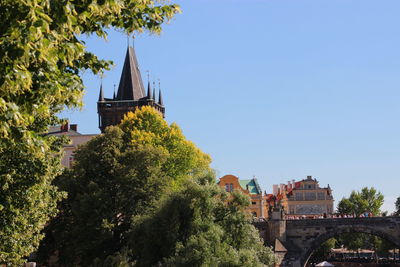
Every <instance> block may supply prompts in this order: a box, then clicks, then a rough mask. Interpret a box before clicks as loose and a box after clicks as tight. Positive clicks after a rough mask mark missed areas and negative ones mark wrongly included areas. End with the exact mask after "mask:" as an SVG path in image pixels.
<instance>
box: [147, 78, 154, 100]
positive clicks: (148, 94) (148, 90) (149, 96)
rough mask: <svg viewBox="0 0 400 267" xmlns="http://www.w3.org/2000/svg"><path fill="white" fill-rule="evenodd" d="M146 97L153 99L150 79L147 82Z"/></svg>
mask: <svg viewBox="0 0 400 267" xmlns="http://www.w3.org/2000/svg"><path fill="white" fill-rule="evenodd" d="M147 98H148V99H153V96H152V95H151V86H150V81H149V82H148V83H147Z"/></svg>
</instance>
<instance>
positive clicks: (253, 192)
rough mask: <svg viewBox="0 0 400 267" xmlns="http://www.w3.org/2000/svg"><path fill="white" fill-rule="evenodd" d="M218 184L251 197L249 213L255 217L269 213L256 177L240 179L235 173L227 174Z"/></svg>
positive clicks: (226, 189)
mask: <svg viewBox="0 0 400 267" xmlns="http://www.w3.org/2000/svg"><path fill="white" fill-rule="evenodd" d="M218 185H219V186H220V187H222V188H224V189H225V191H226V192H233V191H234V190H238V191H240V192H242V193H243V194H245V195H247V196H249V197H250V201H251V204H250V206H249V207H248V211H249V213H251V214H252V215H253V216H254V217H258V218H264V217H267V215H268V209H267V205H266V202H265V196H264V195H263V193H262V191H261V188H260V186H259V184H258V182H257V179H256V178H253V179H249V180H240V179H239V178H238V177H236V176H234V175H231V174H229V175H225V176H223V177H221V178H220V179H219V182H218Z"/></svg>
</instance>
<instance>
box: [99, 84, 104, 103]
mask: <svg viewBox="0 0 400 267" xmlns="http://www.w3.org/2000/svg"><path fill="white" fill-rule="evenodd" d="M102 101H104V92H103V83H101V84H100V93H99V102H102Z"/></svg>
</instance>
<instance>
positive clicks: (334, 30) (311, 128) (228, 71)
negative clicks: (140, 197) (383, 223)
mask: <svg viewBox="0 0 400 267" xmlns="http://www.w3.org/2000/svg"><path fill="white" fill-rule="evenodd" d="M175 2H176V3H179V4H180V5H181V7H182V11H183V13H182V14H179V15H177V16H176V18H175V19H174V20H173V21H171V23H169V24H168V25H165V27H164V31H163V33H162V34H161V36H154V35H151V36H149V35H146V34H145V35H141V36H138V37H137V38H136V41H135V48H136V53H137V56H138V59H139V65H140V68H141V71H142V76H143V79H144V81H147V78H146V72H145V71H146V70H150V73H151V79H158V78H159V79H160V80H161V87H162V89H163V96H164V102H165V106H166V116H167V118H166V119H167V121H168V122H177V123H178V124H179V125H180V126H181V127H182V129H183V131H184V133H185V135H186V136H187V137H188V138H189V139H190V140H192V141H193V142H195V143H196V144H197V145H198V146H199V147H200V148H201V149H202V150H203V151H205V152H207V153H209V154H210V155H211V156H212V158H213V167H214V168H215V169H216V170H217V173H218V175H220V176H222V175H224V174H234V175H237V176H239V177H240V178H241V179H249V178H251V177H253V175H254V176H256V177H257V178H258V180H259V182H260V185H261V187H262V189H263V190H266V191H267V192H271V191H272V188H271V187H272V184H276V183H286V182H287V181H288V180H291V179H296V180H299V179H303V178H305V176H306V175H312V176H314V177H316V178H317V179H318V180H319V181H320V185H321V186H326V185H327V184H330V186H331V187H332V188H333V190H334V197H335V200H336V201H335V204H337V203H338V201H339V200H340V199H341V198H342V197H343V196H348V195H349V194H350V192H351V190H360V189H361V188H362V187H364V186H368V187H371V186H374V187H375V188H377V189H378V190H379V191H380V192H382V193H383V194H384V195H385V198H386V202H385V205H384V207H383V209H384V210H390V211H392V210H393V209H394V201H395V199H396V198H397V197H398V196H400V193H399V187H400V179H399V178H400V123H399V120H400V119H399V118H400V105H399V103H400V90H399V89H400V16H399V10H400V1H398V0H382V1H376V0H374V1H372V0H324V1H321V0H297V1H295V0H292V1H288V0H240V1H239V0H218V1H216V0H201V1H199V0H185V1H184V0H177V1H175ZM126 46H127V41H126V36H124V35H123V34H121V33H117V32H113V31H110V36H109V40H108V41H107V42H104V41H102V40H99V39H96V38H90V39H88V40H87V47H88V49H89V50H90V51H93V52H95V53H96V54H98V55H99V56H100V57H102V58H106V59H111V60H113V61H114V62H115V67H114V68H113V69H112V70H111V71H109V72H107V73H106V76H105V77H104V79H103V85H104V88H105V94H106V96H107V97H111V96H112V92H113V87H114V84H116V85H117V87H118V82H119V77H120V73H121V67H122V64H123V59H124V56H125V52H126ZM84 82H85V85H86V87H87V93H86V95H85V98H84V102H85V107H84V109H83V111H74V112H72V111H71V112H64V113H63V115H64V116H66V117H69V118H70V121H71V123H78V124H79V126H78V127H79V130H80V131H81V132H83V133H98V132H99V130H98V128H97V111H96V101H97V98H98V92H99V91H98V90H99V85H100V78H99V77H95V76H93V75H92V74H90V73H85V74H84Z"/></svg>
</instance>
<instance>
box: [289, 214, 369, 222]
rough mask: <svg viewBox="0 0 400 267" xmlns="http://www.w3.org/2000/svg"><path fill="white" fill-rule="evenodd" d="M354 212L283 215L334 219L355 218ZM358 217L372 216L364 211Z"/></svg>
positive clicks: (296, 218) (300, 217) (291, 218)
mask: <svg viewBox="0 0 400 267" xmlns="http://www.w3.org/2000/svg"><path fill="white" fill-rule="evenodd" d="M356 217H357V216H355V215H354V214H326V213H324V214H320V215H285V219H286V220H301V219H327V218H328V219H336V218H356ZM358 217H359V218H367V217H374V215H373V214H372V213H371V212H364V213H362V214H361V215H360V216H358Z"/></svg>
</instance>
